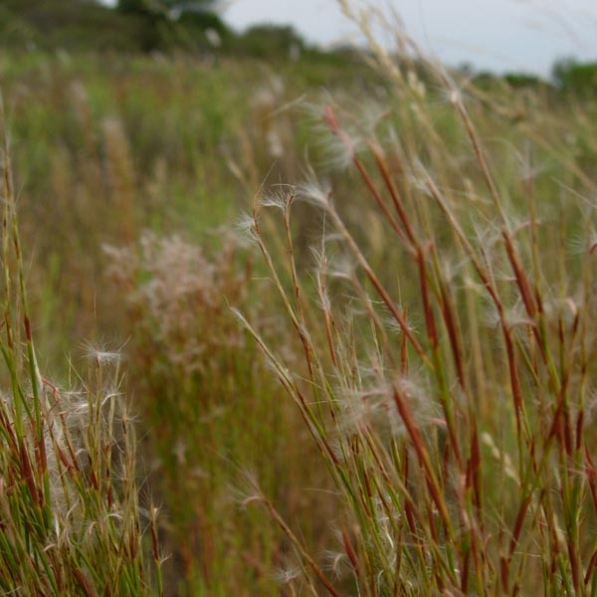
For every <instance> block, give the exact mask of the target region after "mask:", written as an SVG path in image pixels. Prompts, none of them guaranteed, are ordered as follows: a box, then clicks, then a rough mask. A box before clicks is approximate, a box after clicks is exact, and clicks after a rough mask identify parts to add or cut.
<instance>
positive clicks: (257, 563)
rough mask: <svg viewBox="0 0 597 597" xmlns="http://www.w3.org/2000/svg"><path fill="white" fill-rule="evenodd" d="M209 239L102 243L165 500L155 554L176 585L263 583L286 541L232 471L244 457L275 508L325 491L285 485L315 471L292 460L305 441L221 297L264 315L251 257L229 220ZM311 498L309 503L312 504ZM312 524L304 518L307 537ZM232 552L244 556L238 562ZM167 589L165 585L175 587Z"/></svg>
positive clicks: (251, 588)
mask: <svg viewBox="0 0 597 597" xmlns="http://www.w3.org/2000/svg"><path fill="white" fill-rule="evenodd" d="M219 236H220V238H221V239H222V242H221V244H220V247H219V250H218V251H217V252H213V253H212V252H210V251H208V250H207V249H203V248H201V247H199V246H197V245H195V244H192V243H190V242H189V241H186V240H183V239H182V238H181V237H180V236H166V237H160V236H158V235H156V234H154V233H151V232H145V233H144V234H143V235H142V236H141V239H140V240H139V242H138V243H136V244H134V245H132V246H126V247H119V248H115V247H106V254H107V257H108V259H109V265H108V274H109V276H110V278H111V280H112V281H113V283H115V284H117V285H118V286H119V287H120V288H121V290H122V295H123V297H124V300H125V304H126V308H127V312H128V314H129V321H130V325H131V327H130V331H131V339H130V342H129V343H128V345H127V353H128V358H129V362H128V365H129V367H130V384H131V387H132V388H133V389H134V392H135V395H136V400H137V404H138V405H139V408H140V411H141V412H142V414H143V420H144V424H145V429H146V430H147V437H146V443H145V446H144V449H145V453H146V456H147V457H148V458H149V459H150V461H151V462H152V465H153V466H152V475H151V479H150V482H151V483H152V485H153V486H154V487H155V491H156V492H157V493H158V494H159V495H160V498H161V499H162V500H163V505H164V512H165V514H164V518H163V520H164V524H163V526H162V527H161V529H160V530H161V533H162V536H163V538H164V539H163V540H164V543H165V545H167V546H168V548H169V550H170V551H171V552H172V554H173V558H172V561H171V562H169V563H168V565H167V566H166V567H165V572H164V573H165V576H166V579H167V586H168V587H169V590H170V591H173V592H174V593H175V594H189V595H195V594H209V595H228V594H231V593H235V592H236V591H238V590H239V587H243V590H245V591H247V594H272V593H273V592H275V591H276V588H277V580H276V578H275V577H274V575H273V574H270V572H269V571H270V570H271V569H272V568H275V567H278V566H280V565H281V562H282V561H284V560H285V559H286V552H287V549H288V544H287V541H286V539H285V538H284V537H283V535H282V534H281V533H280V532H279V531H278V530H277V529H276V528H275V526H273V525H271V524H270V523H269V520H268V517H267V516H266V515H265V513H260V512H255V511H254V510H251V511H249V512H247V511H244V510H245V508H244V507H243V505H244V497H245V496H244V495H241V494H239V491H238V485H239V483H238V477H239V470H246V469H249V470H251V471H252V473H253V475H254V476H255V477H257V478H259V480H260V484H261V485H262V486H264V487H265V488H267V491H268V493H270V494H271V495H275V496H277V497H278V498H279V499H281V500H284V502H285V507H284V508H283V510H284V514H285V515H288V516H291V517H299V516H300V517H302V516H303V514H302V513H304V512H308V511H311V510H318V509H321V510H322V511H324V509H325V508H326V507H329V502H330V500H329V499H328V498H327V496H323V497H322V496H321V495H317V494H316V495H308V496H300V497H299V495H298V492H296V493H295V491H294V488H295V487H302V486H304V485H306V484H307V483H309V481H308V479H312V480H315V479H317V483H318V484H319V485H321V483H322V482H324V481H323V480H322V479H321V475H320V473H318V472H315V473H313V472H311V471H310V470H309V469H310V467H308V466H305V467H301V466H294V465H292V466H289V465H288V463H289V462H293V463H294V462H298V461H299V459H300V458H301V457H304V458H306V461H305V464H307V463H308V458H307V456H308V455H309V454H310V453H311V452H312V450H310V449H307V450H306V451H305V450H304V448H303V447H302V444H304V442H303V441H297V435H298V437H300V436H302V435H303V432H302V430H301V429H300V427H298V433H297V424H296V416H295V415H294V413H293V412H292V409H291V408H288V405H286V404H285V401H283V400H280V391H279V386H278V384H277V382H276V381H275V379H273V378H272V376H271V373H270V372H269V370H268V367H267V364H266V363H265V362H264V359H263V358H262V356H261V355H260V353H259V352H258V350H256V347H255V345H254V343H253V342H252V341H251V339H250V338H249V337H248V336H247V334H246V332H245V331H244V330H241V329H239V327H238V325H237V322H236V319H235V318H234V317H233V316H232V314H231V312H230V308H229V305H230V304H234V305H239V306H241V305H242V306H243V308H244V309H246V310H247V311H250V312H251V313H252V315H253V316H254V317H255V318H257V319H260V320H261V321H262V322H263V325H264V327H266V328H268V332H267V335H268V336H274V335H276V336H280V337H284V336H285V335H286V331H285V330H284V329H280V328H278V326H277V325H275V326H274V325H272V324H268V323H267V320H268V319H271V305H270V304H268V300H262V299H265V296H266V295H262V297H261V298H260V297H259V296H258V295H256V294H255V293H253V292H252V291H251V290H250V289H251V287H252V279H253V277H254V275H255V272H254V270H253V257H252V255H251V254H250V252H247V251H246V250H245V248H243V247H242V246H240V245H239V244H238V242H237V240H235V238H234V236H233V235H231V234H230V233H223V234H220V235H219ZM316 505H317V506H316ZM318 536H319V529H318V527H317V525H316V523H315V522H314V523H313V525H312V526H310V527H309V526H306V528H305V537H308V538H309V542H310V544H311V545H313V546H315V545H317V540H318ZM241 563H242V565H241ZM174 593H173V594H174Z"/></svg>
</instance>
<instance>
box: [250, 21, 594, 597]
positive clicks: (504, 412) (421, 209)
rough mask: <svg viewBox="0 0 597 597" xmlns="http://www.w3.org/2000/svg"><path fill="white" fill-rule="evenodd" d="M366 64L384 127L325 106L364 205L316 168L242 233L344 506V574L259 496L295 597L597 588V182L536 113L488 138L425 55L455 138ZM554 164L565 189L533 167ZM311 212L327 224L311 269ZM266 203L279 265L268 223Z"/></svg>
mask: <svg viewBox="0 0 597 597" xmlns="http://www.w3.org/2000/svg"><path fill="white" fill-rule="evenodd" d="M359 18H360V17H359ZM370 30H371V29H370V28H369V27H368V25H367V27H366V33H368V32H369V31H370ZM401 35H403V34H401ZM401 40H402V44H403V45H402V47H404V44H405V43H406V44H407V45H408V47H409V48H411V49H412V48H413V47H414V46H413V45H412V44H411V43H410V42H408V40H407V41H406V42H404V40H403V39H402V37H401ZM373 53H374V55H375V56H376V57H377V59H378V64H379V66H380V68H381V70H382V72H384V73H385V74H386V76H387V79H388V81H389V82H390V83H391V86H392V87H393V89H394V93H395V96H396V98H399V99H396V101H394V99H393V98H392V102H391V104H389V105H388V106H387V112H386V113H385V114H383V117H382V118H380V119H377V120H376V121H375V122H373V123H372V124H371V123H367V124H365V123H364V122H362V121H361V125H360V126H359V120H358V119H354V118H353V119H352V120H351V121H349V122H348V124H347V120H348V119H349V118H350V116H348V115H346V114H343V113H342V112H341V110H340V108H339V107H338V106H335V105H333V104H331V103H330V104H328V105H326V106H325V107H324V109H323V111H322V114H321V120H322V122H323V123H324V125H325V127H326V128H327V131H328V135H329V136H330V137H331V139H332V141H333V147H335V148H337V151H339V152H341V153H342V156H343V157H342V160H341V162H342V164H343V166H344V167H345V169H346V170H345V172H346V174H345V176H346V177H350V179H351V180H352V181H353V183H354V184H353V187H352V197H351V198H350V197H349V196H347V194H346V193H345V192H342V191H337V189H336V188H335V186H334V184H330V185H326V184H321V183H319V182H318V181H317V180H316V179H315V178H313V179H312V180H310V181H309V182H308V183H307V184H305V185H302V186H299V187H297V188H295V189H290V190H289V191H288V193H287V195H286V196H285V197H284V198H283V200H280V199H278V200H276V201H272V200H260V201H258V202H257V203H256V205H255V207H254V211H253V214H252V218H251V220H250V222H249V224H248V228H249V230H250V233H251V237H252V238H253V240H254V241H255V242H256V243H257V245H258V247H259V249H260V250H261V253H262V255H263V258H264V262H265V264H266V266H267V267H268V270H269V272H270V277H271V279H272V280H273V282H274V286H275V288H276V289H277V292H278V294H279V297H280V300H281V301H282V304H283V307H284V310H285V313H286V316H287V318H288V320H289V321H290V322H291V324H292V327H293V328H294V331H295V336H296V338H297V339H298V342H299V343H300V345H301V346H302V354H303V357H304V363H305V367H304V368H301V369H300V370H297V368H296V366H293V364H291V363H288V362H287V361H286V360H285V358H284V356H283V354H282V353H281V352H280V351H279V350H278V349H276V345H275V343H272V342H269V341H267V340H266V339H265V338H264V337H263V335H262V334H260V332H259V329H258V328H259V326H258V324H255V323H252V322H251V321H250V318H247V317H244V316H243V315H240V314H239V316H240V318H241V320H242V322H243V323H244V325H245V327H246V329H248V330H249V331H250V332H251V333H252V334H253V336H254V338H255V339H256V342H257V344H258V345H259V346H260V348H261V350H262V352H263V354H264V355H265V356H266V358H267V359H268V361H269V363H270V365H271V367H272V369H273V370H274V371H275V373H276V375H277V377H278V379H279V381H280V382H281V384H282V386H283V387H284V389H285V390H286V392H287V393H288V394H289V395H290V396H291V398H292V399H293V401H294V403H295V404H296V407H297V408H298V411H299V412H300V414H301V415H302V417H303V420H304V422H305V425H306V428H307V429H308V430H309V431H310V433H311V436H312V438H313V441H314V443H315V445H316V446H317V447H318V449H319V452H320V454H321V458H322V460H323V462H324V463H325V464H326V465H327V469H328V470H329V471H330V474H331V475H332V477H333V479H334V481H335V485H336V488H337V490H338V491H339V492H340V493H341V495H342V496H343V506H344V507H343V509H342V512H341V515H339V517H338V520H336V521H335V522H336V525H337V527H338V545H337V549H336V550H335V553H333V555H332V556H331V558H330V560H331V562H332V564H331V565H330V564H329V561H328V563H327V565H326V563H325V562H322V560H321V558H319V557H318V555H317V554H312V553H310V552H309V551H308V550H307V549H305V547H304V545H303V543H302V541H301V540H300V539H299V534H298V533H297V532H296V531H295V530H293V529H292V525H290V524H289V523H288V522H287V521H286V520H285V519H284V517H283V516H281V515H280V513H279V512H278V510H277V509H276V505H275V500H272V499H271V498H269V497H267V493H266V492H264V491H263V490H262V489H261V488H259V486H258V484H255V485H254V496H253V499H254V500H255V501H260V502H262V503H263V504H264V505H265V506H266V510H268V511H269V512H270V513H271V514H272V516H273V520H274V521H275V522H276V523H278V525H279V526H280V527H281V529H282V530H283V532H285V533H286V535H287V536H288V538H289V540H290V542H291V543H292V544H293V545H294V547H295V549H296V550H297V552H298V553H299V554H300V555H301V561H302V567H303V571H304V572H305V574H297V575H295V576H292V577H290V576H289V577H287V580H288V582H289V584H290V585H291V586H295V588H296V587H298V586H299V585H294V584H293V583H294V582H295V581H296V579H297V578H298V579H300V580H299V581H298V582H301V583H304V582H308V583H309V585H310V586H311V589H312V590H313V591H317V590H318V587H319V588H322V589H325V590H326V591H327V592H328V593H329V594H331V595H340V594H343V592H344V590H345V589H346V587H352V588H351V589H350V590H351V591H353V592H354V593H355V594H359V595H370V596H374V595H403V594H408V595H438V594H450V595H465V594H478V595H485V594H496V595H497V594H507V595H517V594H531V593H537V591H540V592H542V593H544V594H558V595H590V594H591V595H593V594H595V593H596V591H597V573H596V570H595V564H596V563H597V547H596V544H595V541H594V532H595V528H596V526H597V499H596V492H595V464H594V457H593V455H592V452H593V449H594V446H595V434H594V431H593V423H594V387H595V383H596V381H595V379H594V375H593V372H594V370H595V366H596V356H597V352H596V350H595V339H596V338H597V327H596V326H595V320H594V317H593V316H592V313H594V309H595V306H596V305H595V299H594V291H593V290H594V284H595V282H594V275H593V271H594V268H595V258H596V254H597V252H596V251H595V243H594V238H595V232H594V229H595V206H594V201H592V200H591V199H590V197H591V196H592V194H593V193H594V192H595V188H596V185H597V181H595V179H594V176H593V175H591V174H590V173H588V172H586V171H585V170H583V169H582V168H581V167H579V164H578V163H576V162H575V161H574V160H572V159H570V157H569V156H568V155H567V148H566V145H565V143H560V144H557V143H552V142H551V141H550V140H548V139H549V138H550V137H551V134H552V133H551V132H550V131H549V130H547V131H542V130H541V127H540V126H539V123H538V122H533V121H526V122H525V123H524V124H523V125H521V127H520V129H519V132H520V133H521V136H520V139H519V142H520V145H519V146H518V147H516V146H513V145H512V144H507V150H506V151H504V149H503V147H500V146H499V144H492V143H491V142H489V141H488V140H487V139H484V138H483V136H482V134H481V133H480V126H481V125H479V124H477V122H478V121H479V122H481V123H482V122H483V116H484V112H485V111H486V110H487V109H488V108H487V105H486V106H485V107H483V106H480V105H479V104H478V103H476V102H475V90H474V89H472V88H471V89H470V90H466V91H465V90H463V89H460V88H459V87H458V85H457V84H456V83H455V82H454V81H453V79H452V76H451V75H450V74H449V73H447V72H446V71H445V70H444V69H443V68H441V67H439V66H437V65H433V64H430V65H428V66H429V73H430V75H431V76H433V77H434V78H435V85H436V86H437V87H438V88H440V89H441V90H442V91H441V94H442V95H443V96H444V97H445V100H444V101H445V104H444V108H445V109H446V110H450V111H452V112H453V120H452V128H451V129H450V131H445V130H442V126H443V124H442V122H441V121H438V119H437V118H436V115H437V110H436V109H435V108H434V107H433V102H436V101H437V99H433V100H429V99H428V98H427V97H426V95H425V89H424V88H422V87H421V84H420V82H419V81H417V77H416V75H414V74H413V72H410V75H409V74H407V73H406V72H403V70H401V68H399V67H398V66H396V64H395V63H394V61H393V59H392V57H391V56H390V55H389V54H388V53H387V52H385V50H384V49H383V48H380V47H378V46H375V45H374V46H373ZM418 59H419V61H421V60H423V59H422V57H420V56H418ZM406 69H407V70H408V65H406ZM413 81H414V82H415V83H416V84H413ZM469 91H470V95H467V93H468V92H469ZM436 97H437V96H436ZM504 99H505V98H503V97H502V98H496V104H495V105H494V104H492V103H490V104H489V110H491V111H494V112H493V113H494V114H495V113H498V112H499V109H500V107H501V106H500V105H499V102H501V101H503V100H504ZM484 101H487V98H486V97H485V98H484ZM396 123H398V124H396ZM554 126H555V125H554ZM355 131H357V132H356V133H355ZM455 152H457V153H458V155H455ZM508 153H509V154H510V157H509V156H508ZM512 154H515V155H516V154H517V155H518V156H523V158H521V159H522V162H523V163H524V164H525V167H524V168H522V174H521V170H520V169H519V170H516V169H514V168H513V167H512V159H511V156H512ZM547 159H549V160H550V161H551V162H552V163H553V164H554V166H553V168H554V169H556V170H557V171H558V172H559V174H561V176H562V179H561V181H560V182H556V181H554V180H553V179H550V180H549V181H546V180H545V179H544V178H543V177H542V176H541V174H540V172H539V171H538V170H536V169H535V167H534V164H535V161H541V160H547ZM564 181H565V182H564ZM548 183H549V184H548ZM539 188H541V189H545V190H544V191H543V192H542V193H539V192H538V189H539ZM299 200H303V201H308V202H309V203H311V204H312V205H315V206H317V207H318V208H319V209H320V210H321V212H322V214H323V215H322V221H323V222H324V229H323V234H322V237H321V241H320V243H319V244H318V246H316V247H315V249H314V251H315V255H316V263H317V266H316V268H315V272H314V275H313V276H312V277H311V278H306V279H305V278H304V277H303V276H301V275H300V268H299V267H297V254H296V253H297V252H296V248H295V246H294V236H293V226H292V221H293V220H292V211H293V209H294V206H295V204H296V203H297V201H299ZM272 206H274V207H276V208H280V210H281V213H282V217H281V229H282V236H283V237H284V238H285V239H286V247H285V249H284V251H283V254H284V255H286V256H287V260H286V261H284V260H283V259H280V254H282V252H281V251H280V250H279V246H278V244H277V240H276V241H275V243H276V244H274V245H272V236H271V232H270V231H271V227H270V226H269V225H268V226H266V225H265V223H266V222H268V223H269V222H270V219H269V218H270V216H268V215H267V211H268V209H270V208H271V207H272ZM278 213H280V212H278ZM355 214H356V215H355ZM371 214H375V215H374V216H371ZM364 222H375V225H374V227H373V229H372V231H369V230H364V229H363V226H364V224H363V223H364ZM274 238H275V237H274ZM578 238H581V239H582V241H581V242H576V245H577V249H578V250H576V251H575V252H574V253H573V254H572V253H571V252H569V251H568V250H567V246H568V244H569V242H570V239H578ZM272 247H274V248H272ZM380 254H381V258H380ZM346 297H348V300H347V298H346ZM305 372H306V373H305ZM336 575H339V576H340V577H341V580H337V578H335V576H336Z"/></svg>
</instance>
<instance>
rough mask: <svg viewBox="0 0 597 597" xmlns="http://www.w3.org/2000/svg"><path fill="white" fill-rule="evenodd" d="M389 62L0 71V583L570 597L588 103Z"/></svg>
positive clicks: (589, 293)
mask: <svg viewBox="0 0 597 597" xmlns="http://www.w3.org/2000/svg"><path fill="white" fill-rule="evenodd" d="M401 39H402V42H401V43H406V42H405V41H404V40H405V38H401ZM410 55H411V56H412V59H410V60H403V61H400V62H397V61H396V60H395V59H394V58H392V57H391V56H390V55H388V54H386V53H385V52H384V51H383V50H382V49H381V48H377V47H376V46H375V45H374V44H373V46H372V51H371V53H370V54H369V55H368V56H367V59H366V60H363V64H360V65H358V66H356V65H352V64H351V65H349V66H346V67H344V68H343V67H342V65H339V64H335V65H332V64H331V63H330V64H320V65H318V64H316V63H312V64H309V66H308V68H305V65H304V64H300V63H299V64H293V63H288V64H286V63H283V62H282V63H280V64H278V65H276V66H275V67H274V66H272V65H270V66H268V65H267V64H264V63H261V62H257V61H251V60H246V61H242V60H238V59H236V60H227V59H223V60H220V61H217V62H213V61H205V62H201V61H198V60H196V59H191V58H189V57H188V56H184V55H180V56H171V57H168V58H165V57H159V56H157V57H138V58H128V59H127V58H124V57H112V59H110V60H106V59H104V58H102V57H101V56H99V55H93V54H88V55H78V56H77V55H70V54H67V53H56V54H52V55H50V54H41V53H39V54H35V53H33V54H17V53H14V54H4V55H3V56H2V57H1V59H0V81H1V86H2V93H3V105H4V109H3V118H2V127H3V136H4V139H5V143H4V146H3V152H2V153H3V166H4V168H3V171H4V190H3V198H4V203H3V229H2V234H3V244H2V255H3V259H2V263H3V270H4V271H3V290H4V293H3V325H2V330H1V331H2V334H3V335H2V341H1V346H2V352H3V356H4V365H5V366H4V367H3V369H2V373H1V374H0V380H1V381H2V387H3V388H4V394H3V398H2V401H1V405H0V432H1V441H2V456H1V457H0V508H1V510H0V512H1V513H2V514H0V589H1V590H2V591H3V592H6V593H9V592H14V593H15V594H23V595H35V594H40V595H41V594H43V595H87V596H89V595H101V594H104V595H154V594H164V595H189V596H195V595H199V596H201V595H205V596H210V597H211V596H219V595H221V596H229V595H239V596H242V595H246V596H254V595H288V596H290V595H324V594H330V595H367V596H370V597H373V596H378V595H380V596H381V595H388V596H389V595H440V594H445V595H496V596H497V595H529V594H533V595H539V594H541V595H570V596H572V595H575V596H577V595H597V573H596V571H595V567H596V565H597V542H596V541H595V537H596V536H597V469H596V466H595V462H594V460H595V448H596V447H597V433H596V432H595V417H596V416H597V402H596V397H597V396H596V394H595V391H596V382H595V370H596V366H597V344H596V338H597V323H596V321H595V317H594V313H595V312H596V309H597V304H596V299H595V296H596V295H595V284H596V282H595V274H594V272H595V260H596V259H597V250H596V247H597V232H596V230H595V225H596V222H595V205H596V204H595V197H596V193H597V104H596V103H595V99H594V96H591V95H590V94H589V95H584V96H582V97H581V96H576V95H571V94H564V93H563V92H561V91H558V90H557V89H555V88H553V87H551V86H549V85H542V84H533V85H529V86H512V85H509V84H508V83H507V82H506V81H502V80H499V79H496V80H492V81H491V82H490V84H487V83H486V82H485V83H484V84H482V85H481V84H475V82H474V81H470V80H468V79H467V78H466V77H465V76H464V75H461V74H459V73H457V72H449V71H447V70H446V69H444V68H443V67H441V66H440V65H437V64H434V63H432V62H429V61H426V60H425V59H424V57H421V56H419V55H417V53H416V48H411V52H410ZM365 62H367V64H365ZM23 322H24V323H23Z"/></svg>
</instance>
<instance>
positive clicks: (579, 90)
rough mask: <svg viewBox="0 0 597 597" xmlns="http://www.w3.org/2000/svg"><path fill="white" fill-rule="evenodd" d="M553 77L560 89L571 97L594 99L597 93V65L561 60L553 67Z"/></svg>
mask: <svg viewBox="0 0 597 597" xmlns="http://www.w3.org/2000/svg"><path fill="white" fill-rule="evenodd" d="M552 77H553V79H554V81H555V83H556V85H557V86H558V87H559V88H560V89H562V90H564V91H566V92H569V93H570V94H571V95H577V96H583V97H587V96H590V97H594V96H595V92H596V91H597V63H586V64H582V63H578V62H577V61H575V60H570V59H568V60H560V61H558V62H556V64H555V65H554V67H553V71H552Z"/></svg>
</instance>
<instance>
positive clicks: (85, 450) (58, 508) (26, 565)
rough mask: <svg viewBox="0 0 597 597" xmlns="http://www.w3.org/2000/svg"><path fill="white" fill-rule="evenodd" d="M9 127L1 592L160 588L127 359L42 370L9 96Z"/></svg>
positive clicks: (0, 415) (0, 421)
mask: <svg viewBox="0 0 597 597" xmlns="http://www.w3.org/2000/svg"><path fill="white" fill-rule="evenodd" d="M0 129H1V140H2V148H1V155H2V175H3V178H2V199H3V202H2V270H3V271H2V273H3V277H2V289H3V298H2V321H3V325H2V337H1V339H0V350H1V351H2V364H3V367H2V374H1V376H0V377H1V379H2V380H3V382H4V383H5V384H6V385H5V390H4V392H3V393H2V395H1V397H0V438H1V439H0V443H1V446H0V447H1V449H0V589H1V590H2V592H3V593H4V594H21V595H55V596H59V595H61V596H64V595H86V596H88V597H91V596H92V595H135V596H136V595H153V594H156V593H157V594H162V590H163V588H162V576H161V558H162V554H161V553H160V551H159V546H158V543H157V522H156V520H157V518H156V517H157V509H156V508H155V507H154V506H153V505H152V504H150V505H149V506H148V509H147V510H142V508H141V506H140V502H139V486H138V484H137V461H136V437H135V427H134V425H133V423H132V420H131V414H130V411H129V409H128V405H127V403H126V399H125V397H124V396H123V394H122V392H121V381H122V374H121V371H120V367H119V362H120V355H119V354H116V353H107V352H98V351H95V350H94V351H91V352H90V355H89V358H90V362H89V366H88V371H87V374H86V375H85V376H84V377H82V378H78V379H77V380H76V385H75V384H73V386H72V388H73V389H70V388H69V389H68V390H64V389H61V388H59V387H58V386H57V385H56V384H54V383H52V381H50V380H49V379H47V378H46V377H45V376H44V375H43V374H42V372H41V370H40V368H39V366H38V360H37V355H36V350H35V343H34V339H33V334H32V324H31V319H30V312H29V307H28V301H27V288H26V284H25V267H24V260H23V252H22V247H21V242H20V236H19V229H18V224H17V215H16V201H15V192H14V185H13V180H12V173H11V164H10V152H9V147H8V133H7V131H6V125H5V118H4V108H3V105H2V104H1V103H0ZM144 536H147V539H144ZM151 537H153V541H151ZM148 541H149V543H147V542H148Z"/></svg>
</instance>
